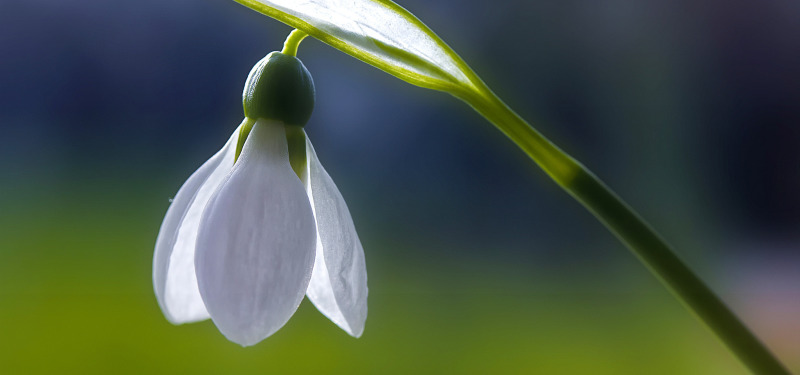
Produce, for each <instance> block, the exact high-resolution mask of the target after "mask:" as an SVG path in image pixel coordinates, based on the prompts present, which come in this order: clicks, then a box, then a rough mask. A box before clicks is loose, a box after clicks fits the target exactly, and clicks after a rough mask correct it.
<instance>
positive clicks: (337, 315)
mask: <svg viewBox="0 0 800 375" xmlns="http://www.w3.org/2000/svg"><path fill="white" fill-rule="evenodd" d="M307 139H308V137H306V154H307V155H308V164H309V171H308V181H307V183H306V192H307V193H308V197H309V199H310V200H311V202H312V205H313V208H314V216H315V218H316V223H317V254H316V261H315V263H314V271H313V273H312V275H311V283H310V284H309V286H308V291H307V294H308V298H309V299H310V300H311V302H313V303H314V305H315V306H317V309H319V311H320V312H322V313H323V314H325V316H327V317H328V318H329V319H330V320H332V321H333V322H334V323H336V325H338V326H339V327H341V328H342V329H344V330H345V331H347V333H349V334H350V335H352V336H355V337H360V336H361V334H362V333H363V332H364V322H365V321H366V319H367V266H366V263H365V262H364V249H363V248H362V247H361V241H359V239H358V234H357V233H356V229H355V226H354V225H353V219H352V218H351V217H350V211H349V210H348V209H347V204H345V202H344V198H342V194H340V193H339V189H338V188H336V184H334V183H333V180H332V179H331V176H329V175H328V172H326V171H325V168H323V167H322V164H320V162H319V159H317V154H316V152H315V151H314V147H313V146H312V145H311V142H310V141H308V140H307Z"/></svg>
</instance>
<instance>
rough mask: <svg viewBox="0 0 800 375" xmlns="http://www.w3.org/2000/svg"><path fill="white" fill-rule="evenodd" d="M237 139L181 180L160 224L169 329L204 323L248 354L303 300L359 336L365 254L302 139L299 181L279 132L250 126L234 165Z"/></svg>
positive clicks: (158, 259)
mask: <svg viewBox="0 0 800 375" xmlns="http://www.w3.org/2000/svg"><path fill="white" fill-rule="evenodd" d="M247 121H251V120H247V119H246V120H245V122H247ZM244 124H245V123H244V122H243V123H242V125H240V126H239V128H241V127H242V126H243V125H244ZM238 134H239V129H237V130H236V131H234V133H233V135H231V137H230V139H229V140H228V142H227V143H226V144H225V146H223V147H222V149H221V150H220V151H219V152H217V153H216V154H215V155H214V156H212V157H211V158H210V159H209V160H208V161H206V162H205V164H203V165H202V166H201V167H200V168H199V169H198V170H197V171H195V172H194V174H192V176H191V177H189V179H188V180H186V182H185V183H184V184H183V186H182V187H181V188H180V190H178V193H177V194H176V196H175V198H174V200H173V201H172V204H171V205H170V207H169V210H168V211H167V214H166V216H165V217H164V222H163V223H162V224H161V230H160V232H159V234H158V239H157V241H156V247H155V255H154V259H153V284H154V287H155V292H156V297H157V298H158V303H159V305H160V306H161V310H162V311H163V312H164V315H165V316H166V317H167V319H168V320H169V321H170V322H172V323H174V324H182V323H188V322H196V321H200V320H205V319H208V318H209V317H210V318H211V319H212V320H213V321H214V324H216V326H217V327H218V328H219V330H220V331H221V332H222V334H223V335H225V337H227V338H228V339H229V340H231V341H233V342H236V343H238V344H241V345H243V346H249V345H253V344H256V343H257V342H259V341H261V340H263V339H265V338H267V337H268V336H270V335H272V334H273V333H275V332H276V331H277V330H278V329H280V328H281V327H282V326H283V325H284V324H286V322H287V321H288V320H289V318H291V316H292V315H293V314H294V312H295V311H296V310H297V307H298V306H299V305H300V302H301V301H302V300H303V296H304V295H307V296H308V298H309V299H310V300H311V302H313V303H314V305H315V306H316V307H317V309H319V310H320V312H322V313H323V314H324V315H325V316H327V317H328V318H329V319H330V320H332V321H333V322H334V323H336V324H337V325H338V326H339V327H341V328H342V329H344V330H345V331H346V332H347V333H349V334H350V335H352V336H355V337H359V336H361V333H362V332H363V330H364V322H365V320H366V317H367V272H366V265H365V263H364V251H363V249H362V247H361V242H360V241H359V239H358V235H357V234H356V231H355V227H354V226H353V221H352V218H351V217H350V212H349V210H348V209H347V205H346V204H345V202H344V199H343V198H342V196H341V194H340V193H339V190H338V189H337V188H336V185H335V184H334V183H333V180H332V179H331V178H330V176H329V175H328V173H327V172H326V171H325V169H324V168H323V167H322V165H321V164H320V163H319V160H318V159H317V155H316V153H315V151H314V148H313V147H312V146H311V143H310V142H309V141H308V138H307V137H306V138H305V139H306V155H307V157H306V173H303V174H302V177H303V178H302V180H301V178H299V177H298V175H297V174H296V173H295V171H294V170H293V169H292V167H291V165H290V163H289V153H288V151H287V150H288V147H287V138H286V126H285V125H284V124H283V123H282V122H277V121H270V120H264V119H259V120H257V121H256V122H255V125H253V129H252V131H251V132H250V134H249V136H248V138H247V140H246V142H245V144H244V147H243V149H242V152H241V155H240V156H239V158H238V160H237V161H236V162H235V163H234V154H235V152H236V143H237V138H238Z"/></svg>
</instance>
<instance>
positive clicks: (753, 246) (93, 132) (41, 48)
mask: <svg viewBox="0 0 800 375" xmlns="http://www.w3.org/2000/svg"><path fill="white" fill-rule="evenodd" d="M400 4H401V5H403V6H405V7H406V8H407V9H409V10H410V11H412V12H413V13H415V14H416V15H417V16H418V17H419V18H420V19H422V20H423V21H424V22H426V23H427V24H428V25H429V26H430V27H431V28H432V29H434V30H435V31H436V32H437V33H438V34H439V35H440V36H441V37H442V38H443V39H444V40H445V41H447V42H448V43H449V44H450V45H451V46H452V47H453V48H454V49H455V50H456V51H457V52H458V53H460V54H461V56H462V57H463V58H464V59H465V60H466V61H467V62H468V63H469V64H470V65H471V66H472V67H473V69H475V71H476V72H477V73H478V74H479V75H480V76H481V77H483V79H484V80H485V81H486V82H487V83H488V84H489V86H490V87H492V88H493V89H494V90H495V91H496V92H497V93H498V94H499V95H500V97H502V98H504V99H505V100H506V101H507V102H508V103H509V105H510V106H511V107H512V108H514V109H515V110H516V111H518V112H519V113H520V114H521V115H522V116H523V117H524V118H526V119H528V120H529V121H531V122H532V123H533V124H534V125H535V126H536V127H537V128H538V129H539V130H540V131H542V132H543V133H544V134H546V135H547V136H549V137H550V138H552V139H553V141H554V142H556V143H557V144H559V145H560V146H561V147H562V148H564V149H565V150H566V151H567V152H569V153H571V154H572V155H573V156H575V157H576V158H577V159H578V160H581V161H583V163H584V164H585V165H587V166H588V167H589V168H590V169H592V170H593V171H595V173H597V174H598V175H599V176H601V178H603V179H604V180H605V181H606V182H607V183H608V185H610V186H611V187H612V188H613V189H615V190H616V191H617V192H618V193H619V194H620V195H621V196H622V197H623V198H625V199H626V200H627V201H628V202H629V203H630V204H631V205H632V206H633V207H635V208H636V209H637V210H638V211H639V212H640V213H641V214H642V215H643V216H644V217H645V218H646V219H647V220H648V221H649V222H650V223H651V224H653V225H654V226H655V227H656V228H658V230H659V231H660V232H661V233H662V234H663V235H664V236H665V237H666V238H667V239H668V241H669V242H670V243H672V244H673V245H674V247H675V248H676V250H677V251H678V253H679V254H680V256H681V257H682V258H683V259H685V260H686V261H687V262H688V263H689V264H690V265H691V267H692V268H693V269H694V270H696V271H697V272H698V273H699V274H700V275H701V276H702V278H703V279H704V280H706V281H707V282H708V283H709V284H710V285H711V286H712V287H713V288H714V289H715V290H716V291H718V292H719V293H720V295H721V296H722V297H723V298H724V299H725V300H726V301H727V302H728V303H729V305H730V306H732V307H733V309H734V310H735V311H736V312H737V313H738V314H739V315H740V316H741V317H742V318H743V319H744V320H745V321H746V322H747V324H748V325H749V326H750V327H752V328H753V330H754V331H755V332H756V333H757V334H758V335H759V336H760V337H761V338H762V339H763V340H764V341H765V342H766V343H767V344H768V346H769V347H770V348H771V349H772V350H773V351H774V352H775V353H776V354H777V355H778V356H779V357H780V358H781V359H782V360H783V361H784V362H785V363H786V364H787V365H788V366H789V367H790V368H792V369H793V370H794V371H800V233H799V232H798V224H800V194H798V191H800V127H799V126H798V125H800V124H799V123H800V105H798V103H800V3H798V2H796V1H789V0H766V1H759V2H756V1H744V0H743V1H721V0H700V1H697V0H694V1H687V0H678V1H667V0H647V1H637V0H606V1H600V2H587V1H547V0H544V1H511V0H502V1H495V2H488V1H472V0H436V1H423V0H404V1H402V2H401V3H400ZM289 31H290V29H289V28H288V27H287V26H285V25H283V24H281V23H279V22H277V21H275V20H272V19H270V18H267V17H265V16H262V15H260V14H257V13H255V12H253V11H251V10H249V9H247V8H245V7H243V6H241V5H239V4H237V3H235V2H233V1H189V0H171V1H162V0H140V1H127V2H108V1H100V0H82V1H71V2H63V1H59V0H40V1H35V2H30V1H22V0H0V54H1V55H0V373H4V374H40V373H57V374H64V373H82V374H110V373H113V374H122V373H133V374H142V373H152V374H158V373H195V374H251V373H253V374H255V373H311V372H315V373H381V374H385V373H398V374H401V373H402V374H408V373H415V374H417V373H419V374H422V373H430V374H442V373H459V374H487V373H509V374H514V373H520V374H521V373H526V374H529V373H542V374H576V373H585V374H643V373H646V374H745V373H747V371H746V370H745V369H744V368H743V367H742V366H741V365H740V364H739V362H738V361H737V360H736V359H735V358H734V357H733V356H732V355H731V354H730V353H729V352H728V351H727V349H726V348H725V347H724V346H723V345H722V344H721V343H720V342H718V341H717V339H716V338H715V337H714V336H713V335H712V334H711V333H710V332H709V331H708V330H707V329H706V328H705V327H704V326H703V325H702V324H701V323H699V322H698V321H697V320H696V319H695V318H694V316H693V315H692V314H690V313H689V312H688V311H687V310H685V309H684V308H683V307H682V306H681V305H680V303H678V302H677V300H675V299H674V298H673V297H672V296H671V295H670V294H669V293H668V292H667V291H666V289H664V288H663V287H662V286H661V285H660V284H659V283H658V282H657V281H656V279H655V278H654V277H653V276H652V275H650V274H649V273H648V271H647V270H646V269H645V268H644V267H642V265H641V264H639V263H638V261H637V260H636V259H635V258H634V257H633V256H632V255H631V254H630V253H629V252H628V250H627V249H625V248H624V247H623V246H622V245H621V244H620V243H619V242H618V241H617V240H615V238H613V237H612V235H610V234H609V233H608V232H607V231H606V230H605V229H604V228H603V227H602V226H601V225H600V224H599V223H598V222H597V221H596V220H594V219H593V218H592V217H591V215H590V214H589V213H588V212H586V211H585V210H584V209H583V208H582V207H581V206H579V205H578V204H577V203H576V202H574V201H573V200H572V199H571V198H570V197H569V196H567V194H565V193H564V192H562V191H560V190H559V189H558V188H557V187H556V185H555V184H553V183H552V182H551V181H549V180H548V178H547V177H546V176H545V175H544V173H542V172H541V171H540V170H539V169H538V168H537V167H536V166H535V165H534V164H533V163H532V162H530V161H529V160H528V159H527V158H526V157H525V156H524V155H523V153H522V152H520V151H518V150H517V149H516V148H515V147H514V146H513V144H512V143H510V142H509V141H508V140H507V139H505V138H504V136H503V135H502V134H500V132H498V131H496V130H495V129H494V128H493V127H492V126H491V125H490V124H489V123H487V122H486V121H485V120H483V119H482V118H481V117H480V116H479V115H477V114H476V113H475V112H474V111H472V109H470V108H469V107H468V106H467V105H465V104H464V103H462V102H459V101H458V100H456V99H454V98H452V97H450V96H448V95H446V94H442V93H438V92H433V91H428V90H425V89H420V88H417V87H414V86H411V85H408V84H406V83H404V82H401V81H399V80H397V79H395V78H393V77H391V76H389V75H386V74H385V73H383V72H381V71H379V70H377V69H375V68H372V67H370V66H367V65H365V64H363V63H361V62H360V61H357V60H355V59H353V58H351V57H349V56H347V55H345V54H343V53H341V52H339V51H337V50H335V49H333V48H331V47H328V46H327V45H324V44H322V43H320V42H318V41H316V40H311V39H307V40H306V41H305V42H304V43H303V44H302V46H301V48H300V52H299V57H300V58H301V59H302V60H303V61H304V63H305V64H306V66H307V67H308V69H309V70H310V71H311V72H312V74H313V76H314V79H315V83H316V88H317V107H316V109H315V112H314V115H313V117H312V119H311V121H310V122H309V124H308V125H307V127H306V130H307V131H308V133H309V136H310V138H311V139H312V140H313V142H314V145H315V146H316V149H317V152H318V154H319V156H320V159H321V160H322V162H323V163H324V164H325V166H326V168H327V170H328V172H329V173H330V174H331V175H332V176H333V178H334V180H335V181H336V183H337V184H338V186H339V188H340V190H341V192H342V194H343V195H344V197H345V198H346V200H347V202H348V205H349V207H350V210H351V213H352V216H353V218H354V220H355V223H356V227H357V228H358V230H359V234H360V236H361V240H362V242H363V245H364V248H365V250H366V256H367V267H368V271H369V288H370V300H369V309H370V312H369V319H368V321H367V327H366V331H365V333H364V335H363V337H362V338H360V339H358V340H356V339H352V338H350V337H349V336H347V334H346V333H344V332H343V331H341V330H340V329H338V328H337V327H336V326H335V325H334V324H332V323H330V322H329V321H327V319H326V318H325V317H323V316H322V315H321V314H319V313H318V312H316V310H315V308H314V307H313V305H311V304H310V303H308V301H304V302H303V304H302V305H301V306H300V309H299V311H298V312H297V314H296V315H295V316H294V317H293V318H292V319H291V320H290V321H289V323H288V324H287V325H286V326H285V327H284V328H283V329H281V330H280V331H279V332H278V333H277V334H275V335H274V336H273V337H270V338H269V339H267V340H265V341H264V342H262V343H260V344H258V345H256V346H254V347H250V348H244V349H243V348H241V347H239V346H237V345H236V344H233V343H230V342H228V341H227V340H225V339H224V337H223V336H222V335H221V334H220V333H219V332H218V331H217V330H216V328H215V327H214V325H213V324H212V323H211V322H210V321H206V322H203V323H199V324H191V325H185V326H178V327H176V326H172V325H171V324H170V323H168V322H167V321H166V319H164V318H163V316H162V314H161V311H160V310H159V308H158V306H157V304H156V300H155V297H154V295H153V292H152V283H151V277H152V275H151V262H152V251H153V245H154V242H155V238H156V235H157V233H158V229H159V226H160V224H161V220H162V218H163V215H164V213H165V212H166V209H167V207H168V205H169V199H170V198H171V197H172V196H173V195H174V194H175V192H176V191H177V189H178V188H179V187H180V186H181V184H182V183H183V182H184V180H185V179H186V178H187V177H188V176H189V175H190V174H191V173H192V172H193V171H194V170H195V169H196V168H197V167H198V166H199V165H200V164H201V163H203V162H204V161H205V160H206V159H207V158H208V157H209V156H210V155H212V154H213V153H214V152H216V150H218V149H219V147H221V145H222V144H223V143H224V141H225V140H226V139H227V137H228V136H229V134H230V132H231V131H232V130H233V129H234V128H235V127H236V126H237V125H238V124H239V122H240V121H241V118H242V109H241V90H242V85H243V83H244V80H245V78H246V76H247V73H248V72H249V70H250V68H251V67H252V65H253V64H254V63H255V62H256V61H258V60H259V59H260V58H261V57H263V56H264V55H265V54H266V53H268V52H269V51H272V50H276V49H280V48H281V46H282V43H283V40H284V38H285V36H286V35H287V34H288V32H289Z"/></svg>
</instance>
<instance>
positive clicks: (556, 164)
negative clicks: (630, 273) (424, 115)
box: [460, 85, 789, 375]
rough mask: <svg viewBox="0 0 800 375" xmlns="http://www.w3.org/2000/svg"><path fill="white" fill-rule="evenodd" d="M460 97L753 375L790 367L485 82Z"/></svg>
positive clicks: (767, 374)
mask: <svg viewBox="0 0 800 375" xmlns="http://www.w3.org/2000/svg"><path fill="white" fill-rule="evenodd" d="M479 90H480V91H481V94H478V95H475V94H465V95H463V96H460V98H461V99H462V100H464V101H466V102H467V103H468V104H470V105H471V106H472V107H473V108H474V109H475V110H476V111H478V112H479V113H480V114H481V115H483V116H484V117H485V118H486V119H488V120H489V121H490V122H492V123H493V124H494V125H495V126H497V127H498V128H499V129H500V130H501V131H502V132H503V133H505V134H506V135H507V136H508V137H509V138H511V140H512V141H513V142H514V143H516V144H517V146H519V147H520V148H521V149H522V150H523V151H525V153H526V154H528V156H530V157H531V158H532V159H533V160H534V161H535V162H536V163H537V164H538V165H539V166H540V167H541V168H542V169H544V171H545V172H546V173H547V174H548V175H550V177H552V178H553V180H555V182H556V183H558V185H559V186H561V187H562V188H563V189H564V190H566V191H567V192H568V193H569V194H570V195H572V197H573V198H575V199H577V200H578V201H579V202H580V203H581V204H582V205H583V206H584V207H586V208H587V209H588V210H589V211H591V212H592V214H594V216H595V217H597V218H598V219H599V220H600V221H601V222H602V223H603V224H604V225H605V226H606V227H607V228H608V229H609V230H610V231H611V232H612V233H614V235H615V236H617V238H618V239H619V240H620V241H622V242H623V243H624V244H625V245H626V246H627V247H628V248H629V249H630V250H631V251H632V252H633V253H634V254H635V255H636V256H637V257H638V258H639V260H641V261H642V262H643V263H644V264H645V265H646V266H647V268H648V269H650V271H651V272H652V273H653V274H655V275H656V276H657V277H658V278H659V279H660V280H661V282H663V283H664V284H665V285H666V286H667V287H668V289H669V290H671V291H672V293H673V294H674V295H675V296H676V297H677V298H678V299H679V300H680V301H682V302H683V303H684V304H685V306H687V307H688V308H689V310H691V311H692V312H694V313H695V314H696V315H697V316H698V317H699V318H700V319H701V320H702V321H703V322H705V324H706V325H708V327H709V328H711V330H712V331H713V332H714V333H716V334H717V336H718V337H719V338H720V340H722V341H723V342H724V343H725V344H726V345H727V346H728V348H730V350H731V351H732V352H733V353H734V354H735V355H736V356H738V357H739V359H740V360H741V361H742V362H744V364H745V365H746V366H748V367H749V368H750V370H751V371H753V372H754V373H755V374H762V375H773V374H774V375H783V374H789V371H788V370H786V368H785V367H783V365H782V364H781V363H780V362H779V361H778V360H777V359H776V358H775V357H774V356H773V355H772V353H770V352H769V350H767V348H766V347H765V346H764V345H763V344H762V343H761V342H760V341H759V340H758V338H756V337H755V335H753V333H751V332H750V330H748V329H747V327H745V325H744V324H742V322H741V321H740V320H739V319H738V318H737V317H736V316H735V315H734V314H733V313H732V312H731V310H730V309H729V308H728V307H727V306H725V304H724V303H723V302H722V301H721V300H720V299H719V297H717V296H716V295H715V294H714V292H712V291H711V289H709V288H708V286H706V284H705V283H704V282H703V281H702V280H701V279H700V278H699V277H697V275H695V274H694V272H692V270H691V269H689V267H687V266H686V264H685V263H683V261H681V260H680V258H678V256H677V255H675V253H674V252H673V251H672V249H670V247H669V246H668V245H667V244H666V242H665V241H664V240H663V239H662V238H661V237H660V236H659V235H658V234H657V233H656V232H655V230H653V229H652V228H651V227H650V226H649V225H648V224H647V223H646V222H645V221H644V220H643V219H642V218H641V217H639V216H638V215H637V214H636V213H635V212H634V211H633V209H631V208H630V207H629V206H628V205H627V204H625V202H623V201H622V200H621V199H620V198H619V197H618V196H617V195H616V194H614V192H613V191H611V189H609V188H608V187H607V186H606V185H605V184H603V182H602V181H600V179H598V178H597V177H596V176H595V175H594V174H593V173H592V172H591V171H589V170H588V169H587V168H586V167H584V166H583V165H581V164H580V163H579V162H577V161H576V160H575V159H573V158H572V157H570V156H569V155H567V153H565V152H564V151H562V150H560V149H559V148H558V147H556V146H555V145H554V144H552V143H551V142H550V141H549V140H547V138H545V137H544V136H543V135H541V134H540V133H539V132H537V131H536V130H535V129H534V128H533V127H531V126H530V125H529V124H528V123H527V122H525V120H523V119H522V118H521V117H519V115H517V114H516V113H514V111H512V110H511V109H510V108H508V106H507V105H506V104H505V103H503V101H502V100H500V99H499V98H497V96H496V95H495V94H494V93H492V92H491V90H489V89H488V87H486V86H485V85H484V86H483V87H481V88H480V89H479Z"/></svg>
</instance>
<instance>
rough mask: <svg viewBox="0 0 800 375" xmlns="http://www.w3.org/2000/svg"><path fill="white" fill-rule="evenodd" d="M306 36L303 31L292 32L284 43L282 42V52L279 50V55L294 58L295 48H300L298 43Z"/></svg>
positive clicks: (295, 54)
mask: <svg viewBox="0 0 800 375" xmlns="http://www.w3.org/2000/svg"><path fill="white" fill-rule="evenodd" d="M307 36H308V34H306V33H305V32H303V31H300V30H298V29H294V30H292V32H291V33H290V34H289V36H287V37H286V41H285V42H283V50H281V53H282V54H284V55H289V56H295V57H296V56H297V47H299V46H300V42H302V41H303V39H305V38H306V37H307Z"/></svg>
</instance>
